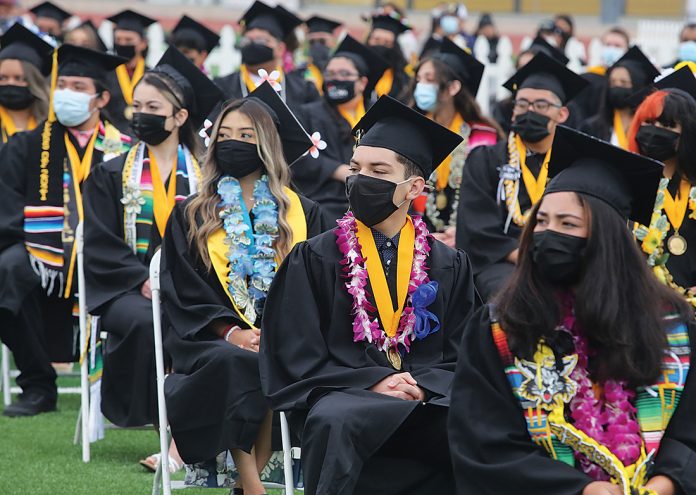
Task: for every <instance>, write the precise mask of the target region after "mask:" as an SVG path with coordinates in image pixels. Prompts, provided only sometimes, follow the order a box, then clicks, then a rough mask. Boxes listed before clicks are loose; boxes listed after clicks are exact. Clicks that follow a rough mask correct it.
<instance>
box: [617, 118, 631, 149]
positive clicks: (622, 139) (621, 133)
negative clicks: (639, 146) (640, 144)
mask: <svg viewBox="0 0 696 495" xmlns="http://www.w3.org/2000/svg"><path fill="white" fill-rule="evenodd" d="M614 133H615V134H616V139H617V141H618V142H619V147H621V148H622V149H625V150H628V138H627V137H626V130H625V129H624V126H623V122H622V121H621V115H619V112H618V111H616V110H614Z"/></svg>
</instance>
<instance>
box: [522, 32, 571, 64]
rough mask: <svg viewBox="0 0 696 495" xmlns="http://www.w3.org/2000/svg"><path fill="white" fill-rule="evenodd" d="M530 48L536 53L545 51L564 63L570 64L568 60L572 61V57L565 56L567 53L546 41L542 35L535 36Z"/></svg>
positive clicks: (560, 62)
mask: <svg viewBox="0 0 696 495" xmlns="http://www.w3.org/2000/svg"><path fill="white" fill-rule="evenodd" d="M528 50H529V51H531V52H532V53H535V54H536V53H540V52H541V53H545V54H546V55H548V56H549V57H551V58H552V59H554V60H555V61H556V62H558V63H559V64H562V65H568V62H570V59H569V58H568V57H566V56H565V53H563V52H562V51H561V50H559V49H558V48H556V47H555V46H553V45H552V44H551V43H549V42H548V41H546V40H545V39H544V38H543V37H542V36H537V37H536V38H534V40H533V41H532V44H531V45H529V48H528Z"/></svg>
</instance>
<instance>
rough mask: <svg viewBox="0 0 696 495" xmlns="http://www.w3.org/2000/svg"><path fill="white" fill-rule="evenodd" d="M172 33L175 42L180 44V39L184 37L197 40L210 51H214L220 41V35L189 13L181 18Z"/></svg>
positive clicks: (198, 43)
mask: <svg viewBox="0 0 696 495" xmlns="http://www.w3.org/2000/svg"><path fill="white" fill-rule="evenodd" d="M172 34H173V35H174V37H173V39H172V43H173V44H175V45H177V44H179V40H183V39H191V40H195V41H196V44H197V45H199V46H204V47H205V50H206V51H207V52H208V53H210V52H211V51H213V48H215V47H216V46H218V44H219V43H220V36H218V35H217V34H216V33H214V32H213V31H211V30H210V29H208V28H207V27H205V26H204V25H203V24H201V23H200V22H198V21H195V20H194V19H192V18H190V17H189V16H187V15H184V16H182V17H181V19H179V22H178V23H177V24H176V26H174V29H173V30H172ZM187 48H192V47H187Z"/></svg>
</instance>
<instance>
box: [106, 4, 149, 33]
mask: <svg viewBox="0 0 696 495" xmlns="http://www.w3.org/2000/svg"><path fill="white" fill-rule="evenodd" d="M107 19H108V20H110V21H111V22H113V23H114V24H115V26H114V30H116V29H122V30H123V31H135V32H136V33H138V34H140V35H141V36H143V35H144V34H145V29H147V27H148V26H149V25H150V24H154V23H155V22H157V21H156V20H155V19H152V18H150V17H147V16H146V15H143V14H139V13H138V12H135V11H133V10H130V9H127V10H124V11H122V12H119V13H118V14H114V15H112V16H111V17H107Z"/></svg>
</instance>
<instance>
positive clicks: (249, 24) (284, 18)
mask: <svg viewBox="0 0 696 495" xmlns="http://www.w3.org/2000/svg"><path fill="white" fill-rule="evenodd" d="M239 23H240V24H241V25H242V26H244V30H245V31H248V30H249V29H263V30H264V31H268V32H269V33H271V34H272V35H273V37H275V38H276V39H279V40H284V39H285V38H286V37H287V36H288V35H289V34H290V33H291V32H292V30H293V29H295V28H296V27H297V26H299V25H300V24H302V19H300V18H299V17H297V16H296V15H295V14H293V13H292V12H290V11H288V10H286V9H284V8H282V7H271V6H270V5H267V4H265V3H263V2H261V1H259V0H256V1H255V2H254V3H253V4H252V6H251V7H249V10H247V11H246V12H245V13H244V15H243V16H242V18H241V19H240V20H239Z"/></svg>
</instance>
